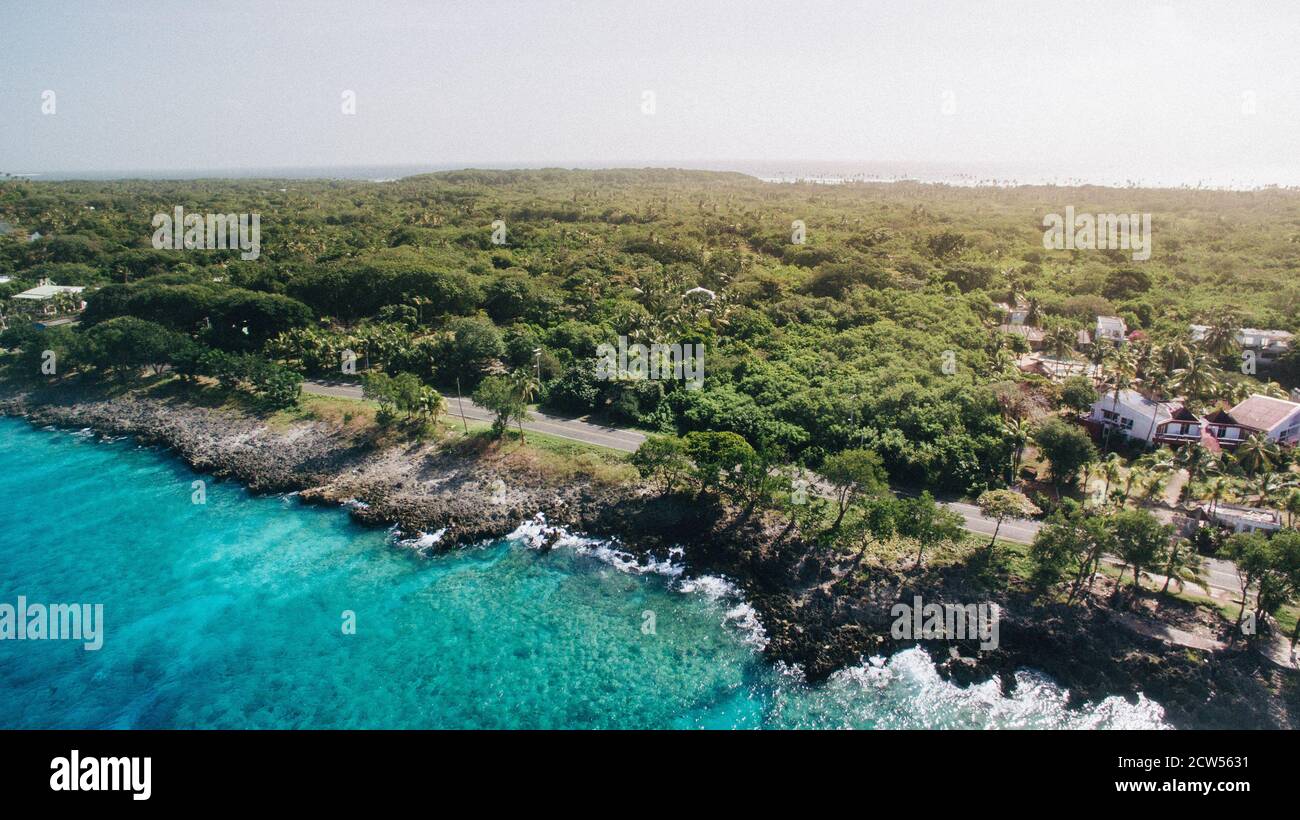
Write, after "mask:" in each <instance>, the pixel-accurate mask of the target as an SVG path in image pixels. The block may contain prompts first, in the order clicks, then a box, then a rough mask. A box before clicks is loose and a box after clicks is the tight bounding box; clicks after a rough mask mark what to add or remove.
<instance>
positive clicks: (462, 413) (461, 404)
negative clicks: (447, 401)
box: [456, 376, 469, 436]
mask: <svg viewBox="0 0 1300 820" xmlns="http://www.w3.org/2000/svg"><path fill="white" fill-rule="evenodd" d="M456 405H457V406H458V407H460V423H461V424H462V425H463V426H464V427H465V435H467V436H468V435H469V422H468V421H465V400H464V399H462V398H461V396H460V376H457V377H456Z"/></svg>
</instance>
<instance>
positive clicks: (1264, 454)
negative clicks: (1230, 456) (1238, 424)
mask: <svg viewBox="0 0 1300 820" xmlns="http://www.w3.org/2000/svg"><path fill="white" fill-rule="evenodd" d="M1236 457H1237V463H1238V464H1240V465H1241V467H1242V469H1243V470H1245V471H1246V474H1247V475H1249V476H1251V477H1252V478H1253V477H1254V476H1255V474H1256V473H1257V472H1259V471H1261V470H1264V471H1268V470H1272V469H1274V468H1275V467H1276V466H1277V463H1278V459H1279V458H1280V457H1281V452H1280V450H1279V448H1278V446H1277V445H1276V444H1274V443H1273V442H1271V441H1269V440H1268V439H1267V438H1265V437H1264V434H1263V433H1256V434H1255V435H1253V436H1251V437H1250V438H1248V439H1246V440H1245V441H1243V442H1242V443H1241V444H1239V445H1238V446H1237V454H1236Z"/></svg>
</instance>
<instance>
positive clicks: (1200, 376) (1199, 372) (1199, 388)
mask: <svg viewBox="0 0 1300 820" xmlns="http://www.w3.org/2000/svg"><path fill="white" fill-rule="evenodd" d="M1170 386H1171V387H1173V388H1174V389H1175V390H1177V391H1179V392H1180V393H1182V394H1183V395H1185V396H1187V398H1188V399H1190V400H1192V401H1197V402H1201V401H1206V400H1208V399H1210V398H1213V397H1214V395H1215V394H1216V393H1217V392H1218V390H1219V373H1218V370H1216V369H1215V367H1214V363H1213V362H1212V361H1210V359H1209V357H1208V356H1206V355H1205V354H1204V353H1202V352H1199V351H1198V352H1193V353H1192V356H1191V359H1189V360H1188V362H1187V365H1186V366H1184V367H1180V368H1178V369H1177V370H1175V371H1174V372H1173V375H1172V378H1171V379H1170Z"/></svg>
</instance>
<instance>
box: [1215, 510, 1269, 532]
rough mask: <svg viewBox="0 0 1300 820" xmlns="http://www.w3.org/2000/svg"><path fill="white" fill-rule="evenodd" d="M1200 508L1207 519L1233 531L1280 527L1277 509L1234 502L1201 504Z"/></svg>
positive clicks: (1265, 529) (1254, 530) (1260, 530)
mask: <svg viewBox="0 0 1300 820" xmlns="http://www.w3.org/2000/svg"><path fill="white" fill-rule="evenodd" d="M1200 508H1201V511H1202V512H1203V513H1204V514H1205V517H1206V518H1207V519H1209V520H1211V521H1214V522H1215V523H1217V524H1221V525H1223V526H1225V527H1230V528H1232V530H1233V531H1234V532H1277V531H1278V530H1280V529H1282V516H1281V515H1280V514H1279V513H1278V512H1277V510H1262V509H1259V508H1257V507H1241V506H1238V505H1236V504H1213V505H1211V504H1201V505H1200ZM1211 509H1213V512H1211Z"/></svg>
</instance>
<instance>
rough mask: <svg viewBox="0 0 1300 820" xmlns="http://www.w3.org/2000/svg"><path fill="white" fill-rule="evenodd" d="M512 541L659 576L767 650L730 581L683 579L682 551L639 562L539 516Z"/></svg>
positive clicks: (709, 577)
mask: <svg viewBox="0 0 1300 820" xmlns="http://www.w3.org/2000/svg"><path fill="white" fill-rule="evenodd" d="M506 538H507V539H509V540H511V541H520V542H523V543H524V544H525V545H527V546H528V547H529V548H530V549H540V548H541V547H542V545H543V544H545V543H546V540H547V539H548V538H554V539H555V540H554V543H553V547H554V548H568V549H572V550H573V551H574V552H576V553H577V554H579V555H586V556H590V557H592V558H595V559H597V560H599V561H601V562H603V563H605V564H608V565H609V566H611V567H613V568H614V569H616V570H618V571H619V572H626V573H628V574H631V575H658V576H661V577H663V578H666V579H668V580H669V581H670V583H672V588H673V589H675V590H676V591H678V592H680V593H682V594H685V595H692V594H698V595H702V596H704V597H705V598H707V599H708V600H710V601H713V602H715V603H718V604H722V605H727V609H726V610H725V612H724V613H723V618H722V620H723V623H724V624H726V625H728V626H731V627H733V628H735V629H736V630H738V631H739V632H740V633H741V634H742V636H743V641H744V642H745V643H746V644H748V645H749V646H752V647H754V648H755V649H757V650H759V651H761V650H763V649H764V648H765V647H766V646H767V642H768V637H767V632H766V631H765V630H764V629H763V624H762V623H761V622H760V621H759V618H758V612H757V611H756V610H755V609H754V607H752V606H751V605H749V604H748V603H746V602H745V600H744V598H743V596H742V595H741V593H740V589H739V588H737V587H736V585H735V584H733V583H732V582H731V581H729V580H727V579H726V578H722V577H720V576H716V575H701V576H699V577H695V578H684V577H682V576H683V574H684V573H685V571H686V568H685V567H684V566H683V565H682V564H681V563H680V561H681V559H682V558H683V557H684V556H685V554H686V553H685V550H683V549H682V548H681V547H673V548H671V549H669V550H668V557H667V558H664V559H658V558H655V557H654V556H648V557H646V558H644V559H642V558H639V557H638V556H636V555H634V554H633V553H630V552H627V551H626V550H621V549H619V548H618V546H617V542H615V541H612V540H605V539H599V538H587V537H584V536H579V535H573V534H571V533H569V532H568V531H567V530H565V529H564V528H563V527H558V526H555V525H552V524H548V523H547V522H546V516H545V515H544V514H542V513H538V514H537V515H535V516H534V517H533V518H531V519H529V520H528V521H524V522H523V523H521V524H520V525H519V526H518V527H516V528H515V529H514V531H513V532H511V533H510V534H509V535H507V536H506Z"/></svg>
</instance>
